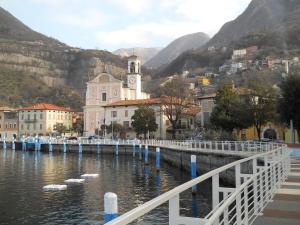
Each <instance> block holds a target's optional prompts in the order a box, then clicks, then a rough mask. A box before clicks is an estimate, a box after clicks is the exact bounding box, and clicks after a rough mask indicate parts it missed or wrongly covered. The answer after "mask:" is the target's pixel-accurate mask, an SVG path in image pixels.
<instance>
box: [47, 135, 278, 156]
mask: <svg viewBox="0 0 300 225" xmlns="http://www.w3.org/2000/svg"><path fill="white" fill-rule="evenodd" d="M47 141H48V142H51V143H52V144H63V143H67V144H78V143H81V144H84V145H95V144H100V145H116V144H118V145H120V146H124V145H125V146H126V145H127V146H128V145H133V144H136V145H139V144H142V145H148V146H153V147H161V148H168V149H177V150H185V151H199V152H222V153H230V154H236V153H239V154H243V153H246V154H248V155H249V154H257V153H259V152H267V151H271V150H274V149H276V148H278V147H281V146H283V144H281V143H265V142H253V141H194V140H188V141H173V140H151V139H150V140H138V139H136V140H112V139H94V140H88V139H87V138H81V139H79V140H63V139H60V140H57V139H48V140H47Z"/></svg>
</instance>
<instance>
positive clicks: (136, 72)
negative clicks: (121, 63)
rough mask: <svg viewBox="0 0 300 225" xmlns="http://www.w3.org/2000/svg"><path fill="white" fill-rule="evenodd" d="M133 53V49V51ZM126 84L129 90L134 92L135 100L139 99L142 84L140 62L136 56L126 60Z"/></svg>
mask: <svg viewBox="0 0 300 225" xmlns="http://www.w3.org/2000/svg"><path fill="white" fill-rule="evenodd" d="M133 53H134V49H133ZM127 72H128V73H127V84H128V87H129V88H130V89H133V90H135V95H136V99H140V98H141V93H142V82H141V74H140V72H141V62H140V60H139V59H138V57H137V56H136V55H132V56H130V57H129V58H128V71H127Z"/></svg>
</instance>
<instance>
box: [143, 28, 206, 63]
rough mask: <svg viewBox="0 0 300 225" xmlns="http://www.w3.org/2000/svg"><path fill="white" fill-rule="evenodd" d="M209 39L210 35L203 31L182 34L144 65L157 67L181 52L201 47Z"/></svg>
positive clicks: (168, 61)
mask: <svg viewBox="0 0 300 225" xmlns="http://www.w3.org/2000/svg"><path fill="white" fill-rule="evenodd" d="M208 41H209V36H208V35H207V34H205V33H202V32H199V33H194V34H188V35H185V36H182V37H180V38H178V39H176V40H175V41H173V42H171V43H170V44H169V45H168V46H167V47H165V48H164V49H162V50H161V51H160V52H159V53H158V54H157V55H156V56H154V57H153V58H152V59H150V60H149V61H148V62H146V63H145V64H144V66H145V67H148V68H157V67H159V66H161V65H163V64H168V63H170V62H171V61H172V60H174V59H175V58H176V57H177V56H179V55H180V54H181V53H183V52H185V51H187V50H191V49H196V48H199V47H201V46H203V45H204V44H206V43H207V42H208Z"/></svg>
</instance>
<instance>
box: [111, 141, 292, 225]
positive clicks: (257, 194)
mask: <svg viewBox="0 0 300 225" xmlns="http://www.w3.org/2000/svg"><path fill="white" fill-rule="evenodd" d="M270 148H271V146H270ZM289 154H290V151H289V150H288V149H287V146H286V145H282V146H280V147H277V148H276V149H274V150H271V151H268V152H264V153H259V154H256V155H253V156H250V157H248V158H245V159H242V160H239V161H236V162H233V163H230V164H228V165H225V166H222V167H220V168H218V169H215V170H213V171H210V172H208V173H206V174H204V175H202V176H200V177H198V178H196V179H193V180H191V181H189V182H186V183H184V184H182V185H180V186H178V187H176V188H174V189H172V190H170V191H168V192H166V193H164V194H162V195H160V196H158V197H156V198H154V199H152V200H151V201H149V202H146V203H145V204H143V205H141V206H139V207H137V208H135V209H133V210H131V211H129V212H127V213H125V214H123V215H121V216H120V217H118V218H116V219H114V220H112V221H110V222H108V223H106V225H125V224H128V223H131V222H133V221H134V220H136V219H139V218H140V217H142V216H143V215H145V214H146V213H148V212H150V211H152V210H153V209H156V208H157V207H159V206H160V205H162V204H163V203H166V202H169V224H170V225H175V224H176V225H177V224H189V225H196V224H197V225H217V224H220V225H229V224H230V225H240V224H245V225H246V224H251V223H252V222H253V221H254V219H255V218H256V217H257V216H258V215H259V214H260V213H261V212H262V211H263V209H264V207H265V206H266V204H267V203H268V202H269V201H270V200H271V199H272V197H273V195H274V193H275V191H276V190H277V189H278V188H279V187H280V185H281V184H282V182H283V181H284V180H285V179H286V178H287V175H288V172H289V170H290V160H289ZM249 163H250V164H251V165H252V173H251V174H243V173H242V172H241V168H242V166H243V165H244V164H249ZM230 169H231V170H232V169H234V170H235V187H234V188H232V187H221V186H220V182H219V177H220V173H223V172H225V171H227V170H230ZM210 178H211V180H212V211H211V212H210V213H209V214H208V215H207V216H206V217H204V218H193V217H182V216H180V213H179V212H180V210H179V209H180V205H179V198H180V193H182V192H184V191H186V190H188V189H190V188H192V187H193V186H194V185H197V184H199V183H201V182H203V181H205V180H207V179H210ZM220 193H221V196H222V199H220Z"/></svg>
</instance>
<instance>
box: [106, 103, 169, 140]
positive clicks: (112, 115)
mask: <svg viewBox="0 0 300 225" xmlns="http://www.w3.org/2000/svg"><path fill="white" fill-rule="evenodd" d="M139 106H148V107H149V108H151V109H153V110H154V112H155V118H156V124H157V125H158V128H157V130H156V132H153V133H151V134H149V136H150V137H152V138H158V139H166V130H167V128H168V127H169V120H168V118H167V116H165V115H164V112H163V110H162V104H161V100H160V99H159V98H153V99H142V100H121V101H117V102H114V103H111V104H108V105H107V106H105V107H104V108H105V125H107V126H109V125H111V124H114V123H118V124H121V125H122V126H123V128H124V133H123V137H122V138H124V139H125V138H126V139H128V138H136V133H135V132H134V130H133V128H132V126H131V123H132V120H131V117H132V116H133V115H134V113H135V110H137V109H138V108H139ZM111 136H112V134H111V133H110V134H107V135H106V137H111Z"/></svg>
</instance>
